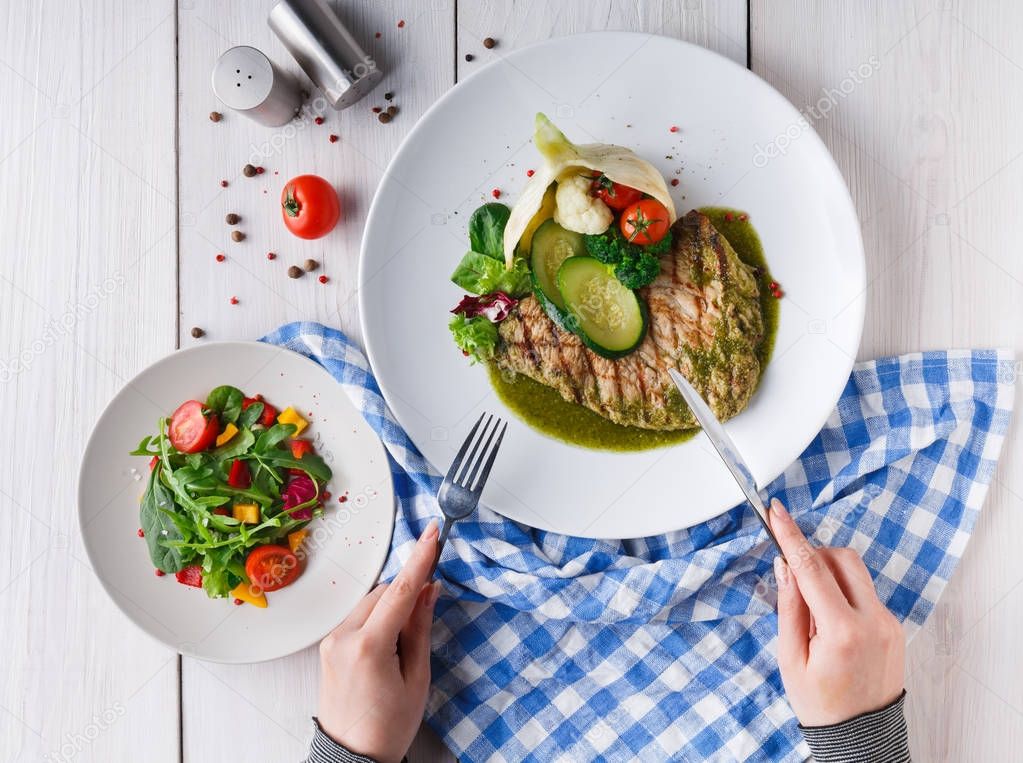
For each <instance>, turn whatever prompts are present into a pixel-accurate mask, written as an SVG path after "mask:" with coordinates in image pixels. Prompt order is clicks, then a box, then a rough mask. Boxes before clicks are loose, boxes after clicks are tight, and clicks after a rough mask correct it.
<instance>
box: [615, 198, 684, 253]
mask: <svg viewBox="0 0 1023 763" xmlns="http://www.w3.org/2000/svg"><path fill="white" fill-rule="evenodd" d="M672 222H673V221H672V220H669V219H668V210H667V208H666V207H665V206H664V205H663V204H661V202H659V201H657V199H643V200H642V201H638V202H636V203H635V204H633V205H632V206H631V207H629V208H628V209H626V210H625V211H624V212H622V220H621V223H620V227H621V229H622V235H623V236H625V238H626V239H628V240H629V241H631V242H632V243H634V244H639V245H640V246H646V245H647V244H656V243H657V242H658V241H660V240H661V239H662V238H664V237H665V236H666V235H667V233H668V228H670V227H671V224H672Z"/></svg>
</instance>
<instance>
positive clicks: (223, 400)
mask: <svg viewBox="0 0 1023 763" xmlns="http://www.w3.org/2000/svg"><path fill="white" fill-rule="evenodd" d="M244 398H245V395H243V394H242V391H241V390H240V389H238V388H237V387H232V386H230V385H229V384H223V385H221V386H219V387H215V388H214V389H213V391H212V392H210V394H209V397H207V398H206V407H207V408H209V409H210V410H211V411H214V412H216V413H218V414H219V415H220V418H221V420H222V421H224V422H231V423H232V424H233V423H235V422H236V421H237V420H238V416H239V415H241V412H242V400H243V399H244Z"/></svg>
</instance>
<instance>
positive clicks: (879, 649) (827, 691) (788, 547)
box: [770, 500, 906, 726]
mask: <svg viewBox="0 0 1023 763" xmlns="http://www.w3.org/2000/svg"><path fill="white" fill-rule="evenodd" d="M770 515H771V529H772V530H773V531H774V534H775V536H776V537H777V538H778V543H779V545H780V546H781V548H782V550H783V551H784V552H785V559H787V560H788V563H786V562H785V560H784V559H782V558H781V557H780V556H778V557H776V558H775V560H774V571H775V577H777V579H778V666H779V668H781V678H782V682H783V683H784V684H785V692H786V694H787V695H788V699H789V704H790V705H791V706H792V710H793V711H794V712H795V714H796V717H797V718H798V719H799V722H800V723H801V724H802V725H804V726H829V725H831V724H834V723H841V722H842V721H846V720H849V719H850V718H854V717H855V716H857V715H861V714H863V713H868V712H871V711H874V710H880V709H881V708H883V707H885V706H886V705H890V704H891V703H892V702H894V701H895V700H896V699H898V698H899V696H900V695H901V694H902V689H903V686H904V683H905V651H906V640H905V636H904V634H903V632H902V626H901V625H900V624H899V621H898V620H897V619H896V618H895V616H894V615H892V614H891V612H889V611H888V610H887V609H886V608H885V606H884V605H883V604H882V603H881V602H880V601H879V600H878V598H877V593H876V592H875V590H874V582H873V580H871V578H870V573H869V572H867V568H866V566H865V565H864V564H863V561H862V560H861V559H860V557H859V555H858V554H857V553H856V552H855V551H853V550H852V549H848V548H823V549H816V548H814V547H813V546H811V545H810V543H809V542H808V541H807V540H806V537H805V536H804V535H803V533H802V532H801V531H800V529H799V528H798V527H797V526H796V523H795V522H793V521H792V518H791V517H790V516H789V514H788V512H787V511H786V510H785V507H784V506H782V504H781V502H780V501H778V500H774V501H772V502H771V512H770Z"/></svg>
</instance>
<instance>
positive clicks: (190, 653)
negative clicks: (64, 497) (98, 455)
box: [75, 339, 398, 665]
mask: <svg viewBox="0 0 1023 763" xmlns="http://www.w3.org/2000/svg"><path fill="white" fill-rule="evenodd" d="M218 347H219V348H224V347H235V348H238V347H242V348H249V349H252V348H260V349H261V350H262V349H278V350H281V351H282V352H287V353H289V354H291V355H293V356H295V357H297V358H300V359H301V360H303V361H305V362H306V363H309V364H311V365H312V366H313V367H315V368H316V369H318V370H319V371H322V372H323V373H325V374H327V376H329V377H330V379H331V380H332V381H333V382H334V383H335V384H337V385H338V386H339V387H342V389H341V394H342V395H343V396H344V398H345V399H346V400H347V401H348V404H349V405H351V406H352V409H353V410H355V412H356V413H357V414H359V415H360V417H361V413H360V412H359V409H358V408H356V407H355V404H354V403H352V401H351V399H350V398H348V395H347V393H346V392H345V391H344V389H343V385H342V384H341V382H339V381H337V380H336V379H334V377H333V376H331V375H330V372H329V371H327V369H326V368H324V367H323V366H322V365H320V364H319V363H317V362H316V361H315V360H313V359H312V358H310V357H308V356H306V355H303V354H302V353H300V352H296V351H295V350H292V349H291V348H289V347H285V346H283V345H279V344H271V343H269V342H260V341H253V340H242V339H239V340H230V339H227V340H219V341H212V342H203V343H202V344H197V345H194V346H192V347H184V348H180V349H176V350H174V351H172V352H169V353H167V354H166V355H164V356H162V357H160V358H158V359H156V360H154V361H153V362H152V363H150V364H148V365H147V366H145V368H142V369H140V370H139V371H138V372H137V373H135V374H134V375H133V376H132V377H131V379H129V380H128V381H126V382H124V383H123V384H121V387H120V389H118V390H117V392H116V393H115V394H114V396H113V397H111V398H110V400H109V401H108V402H107V404H106V405H105V406H103V410H102V411H100V413H99V415H98V416H97V417H96V419H95V421H94V422H93V424H92V430H91V431H90V432H89V437H88V439H87V440H86V442H85V447H84V448H83V449H82V455H81V458H80V460H79V463H78V472H77V475H76V478H77V485H76V489H75V497H76V504H77V506H76V513H77V515H78V521H77V526H78V534H79V537H80V538H81V541H82V546H83V547H84V548H85V554H86V558H87V559H88V560H89V566H90V567H91V568H92V570H91V571H92V575H93V577H94V578H95V579H96V580H98V581H99V584H100V586H101V587H102V588H103V591H104V592H105V593H106V595H107V597H108V598H109V599H110V601H112V602H113V604H114V606H116V607H117V609H118V611H120V612H121V613H122V614H123V615H124V616H125V617H126V618H127V619H128V621H129V622H130V623H131V624H132V625H133V626H134V627H135V628H137V629H138V630H139V631H141V632H143V633H145V634H146V635H147V636H149V637H150V638H152V639H153V640H155V641H157V642H158V643H160V644H162V645H163V646H165V647H167V648H168V649H173V650H174V651H175V652H177V653H178V654H181V655H183V656H186V657H192V658H194V659H197V660H202V661H204V662H211V663H214V664H219V665H256V664H259V663H262V662H270V661H272V660H279V659H282V658H284V657H288V656H290V655H293V654H297V653H298V652H302V651H305V650H306V649H308V648H309V647H311V646H313V645H314V644H316V643H318V642H319V641H321V640H323V638H324V637H325V636H326V635H327V634H328V633H330V630H328V631H327V632H326V633H323V634H321V635H319V636H317V637H316V638H315V639H313V640H312V641H310V642H309V643H307V644H304V645H302V646H300V647H297V648H295V649H292V650H291V651H287V652H284V653H282V654H277V655H270V656H267V657H259V658H257V659H230V658H216V657H209V656H206V655H204V654H201V653H199V652H198V651H197V650H195V649H191V648H184V649H183V648H182V647H183V646H184V645H183V644H169V643H167V641H165V640H164V639H163V638H161V637H160V635H158V634H157V633H156V632H154V631H153V630H151V629H150V628H148V627H146V626H145V625H143V624H142V623H141V622H140V619H139V618H137V617H136V616H135V615H134V614H133V613H132V612H129V611H128V610H127V609H125V607H124V606H122V605H121V601H120V600H119V598H118V597H119V596H125V595H124V594H121V593H120V592H119V591H117V593H118V595H117V596H115V595H114V591H112V590H111V585H110V584H109V583H108V582H107V580H106V578H105V577H104V576H103V575H101V574H100V573H99V570H98V568H97V566H96V561H95V556H94V551H93V549H92V547H91V544H90V543H89V540H88V537H89V535H88V533H87V532H86V528H85V524H84V519H85V516H84V503H85V501H84V496H83V490H84V487H83V486H84V484H85V480H84V479H83V477H84V471H85V464H86V460H87V458H88V456H89V453H90V451H91V450H93V448H95V447H98V446H97V445H96V442H95V439H96V433H97V430H98V428H99V423H100V422H101V421H102V420H103V419H104V418H105V417H106V416H107V414H109V413H110V412H111V410H112V409H113V408H114V406H115V405H116V404H117V403H118V401H119V400H120V399H121V398H122V397H123V396H124V395H126V394H127V391H128V389H129V388H130V387H132V385H133V384H134V383H135V382H136V381H137V380H138V378H139V377H140V376H142V374H145V373H148V372H149V371H151V370H153V369H155V368H157V367H158V366H161V365H163V364H165V363H170V362H173V359H174V358H177V357H179V356H182V355H185V354H191V353H194V352H198V351H208V349H209V348H218ZM243 351H245V350H244V349H243ZM363 422H364V423H365V424H366V427H367V430H368V432H369V433H370V434H371V435H372V437H371V438H370V439H371V440H372V441H373V443H374V445H373V447H375V448H378V449H379V455H380V456H383V458H382V459H381V462H382V463H383V464H384V465H385V467H386V471H387V476H388V480H387V487H386V489H387V491H388V494H389V496H390V501H389V502H388V503H389V504H390V506H391V510H390V512H389V514H388V515H389V516H390V523H389V529H388V532H387V542H386V544H385V546H386V548H387V553H386V554H384V557H383V559H382V560H381V562H380V566H379V567H378V568H377V569H376V570H375V574H374V575H373V579H374V580H379V578H380V573H381V572H382V571H383V569H384V567H385V566H386V564H387V559H388V557H389V556H390V553H391V541H392V539H393V538H394V527H395V524H396V522H397V511H398V507H397V504H396V500H397V497H396V495H395V491H394V475H393V474H392V473H391V468H390V461H389V455H388V453H387V449H386V447H385V446H384V444H383V441H382V440H381V439H380V437H379V436H378V435H377V433H376V432H375V431H373V428H372V427H370V426H369V423H368V422H366V421H365V419H363ZM373 585H375V583H374V584H371V585H370V588H369V589H367V590H366V591H365V592H363V595H365V593H368V592H369V591H370V590H372V588H373ZM125 598H128V597H126V596H125ZM346 616H347V615H346Z"/></svg>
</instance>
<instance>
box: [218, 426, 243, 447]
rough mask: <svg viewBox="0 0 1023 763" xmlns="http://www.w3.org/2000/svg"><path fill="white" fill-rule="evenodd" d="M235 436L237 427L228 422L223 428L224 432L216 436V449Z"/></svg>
mask: <svg viewBox="0 0 1023 763" xmlns="http://www.w3.org/2000/svg"><path fill="white" fill-rule="evenodd" d="M236 434H238V427H236V426H235V425H234V424H231V423H230V422H228V424H227V426H226V427H224V431H223V432H221V433H220V434H218V435H217V447H218V448H219V447H220V446H221V445H223V444H224V443H225V442H228V441H230V439H231V438H232V437H234V436H235V435H236Z"/></svg>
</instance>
